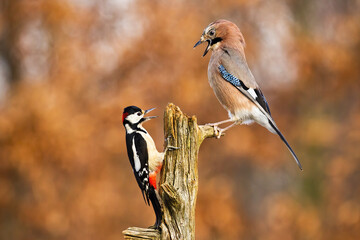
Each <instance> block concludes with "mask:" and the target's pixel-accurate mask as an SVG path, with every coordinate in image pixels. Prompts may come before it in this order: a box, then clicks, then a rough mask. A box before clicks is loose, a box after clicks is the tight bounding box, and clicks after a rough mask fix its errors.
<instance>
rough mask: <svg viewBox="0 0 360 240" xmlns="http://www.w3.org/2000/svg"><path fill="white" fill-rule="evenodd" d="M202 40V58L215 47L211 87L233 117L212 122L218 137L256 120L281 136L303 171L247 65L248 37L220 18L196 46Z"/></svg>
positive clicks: (208, 28) (211, 63)
mask: <svg viewBox="0 0 360 240" xmlns="http://www.w3.org/2000/svg"><path fill="white" fill-rule="evenodd" d="M203 42H207V43H208V45H207V47H206V49H205V52H204V54H203V57H204V56H205V55H206V54H207V53H208V51H209V50H212V55H211V58H210V62H209V65H208V78H209V83H210V86H211V87H212V89H213V90H214V93H215V95H216V97H217V99H218V100H219V102H220V103H221V105H222V106H223V107H224V108H225V109H226V110H227V111H228V114H229V117H230V118H229V119H227V120H225V121H221V122H217V123H213V124H210V125H212V126H213V127H214V128H215V130H216V131H217V133H218V134H217V135H218V138H219V137H220V136H221V134H222V133H223V132H225V131H226V130H228V129H229V128H231V127H233V126H235V125H236V124H251V123H253V122H256V123H258V124H260V125H261V126H263V127H265V128H266V129H268V130H269V131H270V132H272V133H275V134H277V135H279V137H280V138H281V140H282V141H283V142H284V143H285V144H286V146H287V148H288V149H289V151H290V152H291V154H292V156H293V157H294V159H295V161H296V163H297V165H298V166H299V168H300V169H301V170H302V166H301V163H300V161H299V160H298V158H297V156H296V154H295V152H294V151H293V150H292V148H291V147H290V145H289V143H288V142H287V141H286V139H285V137H284V136H283V135H282V133H281V132H280V130H279V129H278V127H277V126H276V124H275V122H274V120H273V118H272V117H271V113H270V108H269V105H268V103H267V101H266V99H265V97H264V95H263V93H262V92H261V90H260V88H259V85H258V84H257V83H256V81H255V78H254V76H253V74H252V73H251V71H250V69H249V67H248V65H247V62H246V58H245V52H244V48H245V40H244V37H243V35H242V33H241V32H240V29H239V28H238V27H237V26H236V25H235V24H234V23H232V22H230V21H227V20H222V19H221V20H217V21H215V22H213V23H210V24H209V25H208V26H207V27H206V28H205V30H204V32H203V34H202V35H201V38H200V40H199V41H198V42H197V43H196V44H195V46H194V48H195V47H196V46H198V45H200V44H201V43H203ZM229 122H232V124H231V125H229V126H227V127H226V128H223V129H221V128H218V126H219V125H221V124H224V123H229Z"/></svg>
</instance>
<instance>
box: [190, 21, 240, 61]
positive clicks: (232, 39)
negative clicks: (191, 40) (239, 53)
mask: <svg viewBox="0 0 360 240" xmlns="http://www.w3.org/2000/svg"><path fill="white" fill-rule="evenodd" d="M203 42H208V45H207V47H206V49H205V52H204V54H203V57H204V56H205V55H206V54H207V53H208V51H209V50H210V49H211V50H215V49H217V48H218V47H219V46H220V45H223V44H225V45H232V44H239V43H240V44H241V47H242V48H244V47H245V40H244V37H243V35H242V34H241V32H240V29H239V28H238V27H237V26H236V25H235V24H234V23H232V22H230V21H227V20H224V19H220V20H217V21H215V22H212V23H210V24H209V25H208V26H207V27H206V28H205V30H204V32H203V34H202V35H201V38H200V40H199V41H198V42H197V43H196V44H195V46H194V48H195V47H197V46H199V45H200V44H201V43H203Z"/></svg>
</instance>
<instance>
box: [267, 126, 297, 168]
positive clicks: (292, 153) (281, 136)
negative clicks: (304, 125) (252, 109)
mask: <svg viewBox="0 0 360 240" xmlns="http://www.w3.org/2000/svg"><path fill="white" fill-rule="evenodd" d="M269 123H270V125H271V127H272V128H273V129H274V130H275V132H276V133H277V134H278V135H279V137H280V138H281V140H282V141H283V142H284V143H285V144H286V146H287V148H288V149H289V151H290V152H291V155H292V156H293V157H294V159H295V162H296V163H297V165H298V166H299V168H300V170H303V169H302V166H301V163H300V161H299V159H298V158H297V156H296V154H295V152H294V151H293V150H292V148H291V147H290V145H289V143H288V142H287V141H286V139H285V137H284V136H283V135H282V133H281V132H280V130H279V129H278V128H277V127H276V126H275V125H274V124H273V123H272V122H271V121H269Z"/></svg>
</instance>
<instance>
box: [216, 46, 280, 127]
mask: <svg viewBox="0 0 360 240" xmlns="http://www.w3.org/2000/svg"><path fill="white" fill-rule="evenodd" d="M219 64H220V65H219V66H218V69H219V73H220V75H221V76H222V78H223V79H225V80H226V81H228V82H230V83H231V84H232V85H233V86H234V87H236V88H237V89H238V90H239V91H240V92H241V93H242V94H244V95H245V96H246V97H247V98H248V99H249V100H250V101H252V102H253V103H254V104H255V105H256V106H257V107H258V108H259V109H260V111H261V112H262V113H263V114H264V115H265V116H266V117H267V118H268V119H269V121H271V123H272V124H273V125H274V126H276V124H275V122H274V120H273V119H272V117H271V113H270V108H269V105H268V103H267V101H266V99H265V96H264V95H263V93H262V92H261V90H260V88H259V86H258V85H257V83H256V81H255V78H254V76H253V75H252V73H251V71H250V69H249V67H248V65H247V63H246V60H245V57H244V56H243V55H242V54H240V53H239V52H237V51H236V52H235V50H232V49H224V53H223V54H222V56H221V58H220V63H219Z"/></svg>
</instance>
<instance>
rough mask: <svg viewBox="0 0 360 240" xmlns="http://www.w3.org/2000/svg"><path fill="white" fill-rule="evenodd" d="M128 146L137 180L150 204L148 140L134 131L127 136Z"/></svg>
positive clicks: (146, 200)
mask: <svg viewBox="0 0 360 240" xmlns="http://www.w3.org/2000/svg"><path fill="white" fill-rule="evenodd" d="M126 146H127V152H128V156H129V160H130V164H131V166H132V168H133V171H134V175H135V178H136V181H137V183H138V185H139V187H140V189H141V193H142V195H143V197H144V200H145V202H146V203H147V204H148V205H149V188H150V184H149V163H148V158H149V156H148V150H147V144H146V141H145V139H144V138H143V136H142V135H141V134H140V133H137V132H134V133H132V134H129V135H127V136H126Z"/></svg>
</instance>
